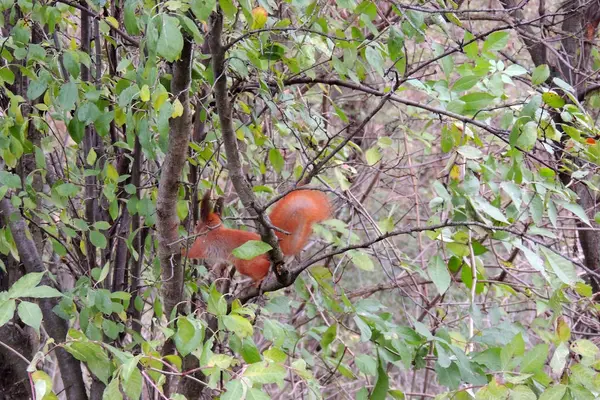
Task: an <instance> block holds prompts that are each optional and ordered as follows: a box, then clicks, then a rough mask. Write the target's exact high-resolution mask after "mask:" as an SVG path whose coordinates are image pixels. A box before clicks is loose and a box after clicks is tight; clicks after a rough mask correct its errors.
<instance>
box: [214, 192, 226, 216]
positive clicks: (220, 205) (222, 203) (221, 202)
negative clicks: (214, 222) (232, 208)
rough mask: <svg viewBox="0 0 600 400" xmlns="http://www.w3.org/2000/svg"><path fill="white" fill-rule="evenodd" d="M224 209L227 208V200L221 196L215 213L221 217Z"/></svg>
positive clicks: (216, 204)
mask: <svg viewBox="0 0 600 400" xmlns="http://www.w3.org/2000/svg"><path fill="white" fill-rule="evenodd" d="M224 207H225V198H224V197H222V196H221V197H219V198H218V199H217V202H216V203H215V209H214V213H215V214H217V215H218V216H219V217H220V216H221V214H222V213H223V208H224Z"/></svg>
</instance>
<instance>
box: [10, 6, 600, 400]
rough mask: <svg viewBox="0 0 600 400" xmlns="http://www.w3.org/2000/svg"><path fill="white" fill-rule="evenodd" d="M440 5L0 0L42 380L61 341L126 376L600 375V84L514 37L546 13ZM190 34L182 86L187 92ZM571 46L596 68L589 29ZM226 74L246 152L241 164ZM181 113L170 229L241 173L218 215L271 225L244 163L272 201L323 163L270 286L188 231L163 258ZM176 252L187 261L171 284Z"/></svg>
mask: <svg viewBox="0 0 600 400" xmlns="http://www.w3.org/2000/svg"><path fill="white" fill-rule="evenodd" d="M409 3H410V4H409ZM422 3H423V4H422V5H418V6H415V5H414V4H413V2H407V1H401V2H387V1H383V2H377V1H371V0H365V1H361V2H357V1H352V0H346V1H338V2H328V1H312V2H309V1H302V0H290V1H285V2H277V1H274V0H264V1H263V0H260V1H258V2H252V1H248V0H239V1H233V0H219V1H216V0H189V1H188V0H169V1H166V2H158V3H157V2H152V1H146V2H142V1H139V0H126V1H125V2H124V3H123V4H122V9H120V8H121V7H120V6H119V5H121V4H120V3H118V4H117V3H115V4H112V2H110V3H108V2H98V1H90V2H87V3H71V2H68V1H62V0H61V1H58V2H28V1H18V2H11V1H0V11H2V14H1V15H2V20H1V24H0V25H1V26H2V34H1V36H0V43H1V45H0V54H1V56H2V58H3V61H2V63H1V64H0V117H1V119H0V155H1V158H2V171H0V195H1V196H0V198H1V200H2V207H1V209H2V213H3V223H2V225H1V229H0V253H1V254H2V256H1V257H0V261H1V262H2V264H1V265H0V271H2V274H1V275H0V331H1V329H3V328H7V327H9V326H13V325H17V326H20V327H27V329H29V328H31V329H32V330H33V331H34V334H35V335H36V336H38V337H39V338H40V339H41V342H42V343H43V346H42V347H43V349H42V350H41V351H40V353H38V354H37V355H36V354H35V353H34V354H23V355H22V356H24V357H25V359H26V360H27V361H28V362H30V366H29V368H28V369H27V372H28V373H29V374H28V378H29V379H30V381H31V387H33V388H34V390H35V395H36V398H38V399H42V398H43V399H54V398H60V396H61V395H63V396H64V394H61V392H60V388H58V389H57V388H55V387H53V385H55V383H53V380H52V379H50V377H49V375H48V371H49V370H51V369H52V368H68V366H66V365H57V363H56V362H54V363H51V362H49V359H50V358H52V357H56V356H55V354H54V350H56V349H64V350H65V351H66V352H68V354H70V355H71V356H72V357H73V358H74V359H75V360H78V361H79V362H81V363H83V364H84V365H85V366H86V368H87V370H89V372H90V373H91V374H92V375H93V376H94V379H95V383H94V384H95V385H96V384H97V385H98V387H97V388H96V387H94V388H95V389H96V390H102V391H103V398H105V399H111V400H112V399H123V398H129V399H140V398H151V397H149V396H151V394H150V393H159V392H160V393H161V394H160V395H158V394H157V396H162V397H161V398H169V397H167V396H171V397H170V398H172V399H183V398H191V397H190V396H196V397H197V396H199V395H200V393H201V392H202V393H204V394H205V395H206V396H215V397H216V396H220V398H221V399H241V398H245V399H263V398H271V397H273V398H277V397H282V396H283V397H290V396H291V397H290V398H292V397H293V398H332V397H336V398H337V397H339V398H346V397H348V398H357V399H366V398H370V399H385V398H390V397H391V398H394V399H404V398H417V397H421V396H424V397H435V398H438V399H540V400H546V399H594V398H597V397H598V396H599V394H600V376H599V375H598V373H597V370H598V369H599V368H600V364H599V359H600V350H599V348H598V346H597V344H596V341H595V337H596V336H597V333H598V324H597V322H596V321H597V319H598V318H597V317H598V311H599V310H598V307H597V305H596V304H595V298H596V296H597V293H598V290H600V289H599V288H600V285H599V284H598V282H599V281H598V280H597V277H598V272H599V271H600V270H598V269H597V268H596V267H597V266H596V265H595V264H594V263H595V262H600V258H599V259H598V260H596V261H594V259H593V257H594V254H596V255H597V248H598V245H600V242H597V243H596V242H594V241H593V240H592V239H590V236H589V235H591V234H592V233H594V232H597V230H598V223H599V222H600V217H599V216H598V214H595V210H596V207H597V205H596V202H595V196H596V195H597V194H596V192H597V191H598V179H597V174H596V171H597V164H598V160H599V159H600V144H598V142H597V140H596V139H597V133H598V132H597V127H596V125H597V122H596V121H597V114H598V105H599V103H598V97H597V95H596V94H594V93H593V92H582V91H581V90H582V89H581V87H584V86H585V85H583V84H582V83H581V82H578V81H573V80H572V76H574V75H576V74H579V73H580V72H579V71H577V72H576V71H575V69H572V70H570V73H571V74H568V73H567V72H566V70H565V67H564V65H563V66H562V69H561V68H557V67H556V66H555V65H549V64H547V63H538V62H537V60H538V58H536V57H533V56H534V55H535V54H534V53H533V51H535V49H533V50H530V51H531V52H532V53H530V54H529V55H530V56H531V57H529V56H527V55H526V54H523V52H521V51H520V50H521V47H522V45H521V41H524V42H525V43H526V44H527V47H529V48H530V49H531V48H534V47H535V46H533V45H532V44H531V43H530V42H528V41H531V40H533V39H532V35H531V34H530V33H527V31H526V30H525V27H526V28H532V27H533V28H535V27H537V25H535V24H533V22H532V23H531V24H525V23H523V24H522V26H519V29H515V28H516V25H503V24H502V22H499V21H501V20H498V19H495V18H491V19H490V20H487V19H486V18H484V17H485V16H486V15H487V14H486V9H485V7H486V6H482V7H483V8H482V9H479V8H477V10H469V9H468V7H475V5H469V6H467V5H465V4H462V3H463V2H454V1H452V0H448V1H439V2H422ZM434 3H435V4H434ZM468 3H469V2H468ZM481 3H482V4H483V3H484V2H481ZM485 3H486V4H487V2H485ZM510 3H511V2H509V1H506V2H502V4H503V5H504V6H505V11H504V12H502V15H504V16H506V17H507V18H516V17H518V16H519V15H517V14H515V13H516V12H518V11H519V10H520V9H521V8H522V7H513V8H511V7H508V5H509V4H510ZM469 4H470V3H469ZM592 6H593V5H591V6H590V7H592ZM465 8H466V9H465ZM488 11H490V10H488ZM475 12H478V13H483V14H482V15H483V16H482V17H481V18H482V19H483V20H478V19H473V21H471V20H469V18H468V16H469V15H471V14H472V13H475ZM490 12H491V11H490ZM547 12H548V13H550V12H552V13H556V15H555V17H556V18H559V19H560V20H561V21H563V18H564V19H568V18H569V15H568V13H562V12H560V9H559V8H557V9H555V10H551V11H550V10H549V11H547ZM571 12H573V13H574V12H575V11H573V10H571ZM550 15H551V14H547V15H543V16H542V17H544V18H543V20H544V21H545V22H544V24H546V23H547V24H550V22H549V21H551V18H550ZM219 16H222V17H223V18H224V26H223V32H222V36H223V41H224V42H223V46H222V49H216V48H214V46H209V45H208V40H209V35H211V34H215V30H216V29H218V25H217V24H218V22H215V21H218V17H219ZM488 18H490V17H489V16H488ZM553 23H555V24H556V26H559V25H560V23H558V22H553ZM490 24H493V26H491V25H490ZM542 25H543V24H542ZM596 25H597V24H596ZM84 26H85V27H87V28H89V29H90V32H91V33H92V38H90V37H89V35H86V33H85V32H84ZM548 26H549V25H544V27H548ZM216 27H217V28H216ZM87 28H85V29H87ZM533 28H532V29H533ZM588 28H589V27H588ZM592 28H593V29H592V31H593V30H594V29H595V27H592ZM544 29H546V28H544ZM524 32H525V33H524ZM544 32H545V34H548V35H549V34H550V33H552V32H554V33H553V34H555V31H550V30H548V31H547V32H546V31H544ZM582 32H583V29H582ZM534 36H535V35H534ZM75 37H78V39H75ZM558 40H562V39H557V41H558ZM564 40H567V39H564ZM590 40H591V39H590ZM588 41H589V40H588ZM586 43H587V42H586ZM188 44H190V45H191V46H193V48H194V52H193V59H192V60H191V70H190V71H188V72H189V73H188V74H187V75H186V76H185V77H184V78H185V79H187V80H186V86H185V89H184V90H186V91H189V93H190V94H191V96H192V102H191V103H192V104H191V105H190V108H189V109H188V108H187V105H186V104H185V101H183V100H181V97H180V93H175V92H174V90H173V87H177V86H176V80H177V79H178V77H179V76H178V72H177V71H179V70H178V68H180V66H181V64H182V63H185V62H186V59H185V58H186V57H185V51H186V50H185V49H186V46H187V45H188ZM565 47H566V46H565ZM220 50H222V51H223V52H224V61H223V62H224V65H223V66H224V71H223V73H222V75H219V74H218V73H216V72H215V71H217V72H218V71H219V70H218V69H215V62H218V57H217V51H220ZM579 50H581V51H580V53H578V54H582V57H584V58H585V57H587V58H585V60H586V62H587V60H588V58H589V59H591V61H590V62H588V64H593V65H592V66H591V67H589V69H590V71H595V70H596V69H597V68H598V66H599V65H600V64H598V58H599V55H598V54H599V53H598V51H597V50H596V49H595V48H594V49H592V50H589V49H588V48H585V49H579ZM523 51H525V50H523ZM556 51H558V50H556ZM215 60H216V61H215ZM544 61H547V60H544ZM536 63H537V64H536ZM548 63H550V61H548ZM581 68H583V66H582V67H581ZM586 68H588V67H587V66H586ZM561 71H562V72H561ZM590 71H588V72H590ZM561 73H562V75H561ZM593 75H594V73H593V72H590V73H589V74H588V76H593ZM221 79H225V81H226V85H227V88H228V91H227V96H228V98H227V101H228V102H230V103H228V104H230V105H231V115H230V116H231V118H232V120H233V126H234V130H235V136H236V139H237V146H236V147H237V148H236V149H235V150H236V151H238V152H239V155H240V157H241V158H242V162H243V172H244V173H245V174H246V176H245V177H237V176H236V174H235V173H234V172H233V171H232V170H230V169H228V168H229V167H230V166H231V162H232V161H231V155H230V154H227V151H229V150H231V149H230V148H228V149H226V150H227V151H226V150H225V146H226V145H227V141H226V140H223V138H224V132H223V131H224V125H223V117H224V116H223V115H222V113H223V112H224V111H223V109H227V107H225V108H221V107H222V104H223V99H222V98H218V95H217V91H216V89H215V88H216V87H217V85H218V83H219V80H221ZM187 112H190V113H192V114H193V118H194V124H193V127H192V126H190V129H189V132H187V136H189V138H190V140H191V141H190V143H189V148H188V149H186V150H187V154H188V156H187V158H186V159H185V160H180V161H181V163H180V164H182V165H183V171H176V175H177V176H176V179H177V180H178V183H177V185H176V186H177V187H176V188H175V189H174V190H173V191H172V193H171V194H173V193H176V201H175V203H173V204H170V205H169V207H170V211H172V212H173V215H174V216H176V217H177V219H178V220H179V225H177V226H174V227H173V229H174V230H176V236H177V237H179V238H180V239H181V240H180V241H179V242H177V243H175V244H178V245H179V246H181V245H182V243H184V242H185V239H186V238H189V236H190V235H191V234H192V227H193V226H194V223H195V222H196V220H197V219H198V198H199V194H202V193H203V192H205V191H207V190H213V191H214V193H215V194H219V195H222V194H225V195H227V199H228V201H227V207H225V209H224V210H223V211H222V214H223V216H224V217H227V218H225V222H224V223H225V224H226V225H228V226H230V227H238V228H239V227H241V226H245V227H246V228H247V229H248V230H254V231H255V230H257V224H259V222H257V219H256V218H254V219H248V218H243V217H246V216H247V214H246V211H248V210H244V208H243V206H242V203H241V202H240V201H238V196H237V195H236V193H234V191H233V189H232V186H231V180H233V179H236V177H237V179H246V180H247V181H248V183H249V185H250V186H251V188H252V193H253V195H254V196H255V197H256V199H257V201H258V202H260V203H262V204H267V203H268V202H270V201H271V200H272V199H274V198H275V196H277V193H284V192H285V190H287V189H288V188H290V187H292V186H293V185H295V184H296V183H297V182H300V181H303V180H305V179H308V180H310V179H312V183H311V184H312V185H313V186H314V185H317V184H318V185H320V187H321V188H324V189H326V190H328V191H329V192H330V193H331V200H332V202H333V203H334V204H335V207H334V215H333V216H332V218H331V219H330V220H328V221H326V222H325V223H323V224H321V225H320V226H316V227H315V229H314V232H313V239H314V243H313V244H312V245H311V246H309V248H308V249H307V250H306V251H305V252H304V253H303V255H302V256H301V257H300V258H298V259H295V260H288V262H287V264H286V268H288V269H289V270H290V271H291V272H292V274H291V275H292V276H293V279H292V282H291V285H287V284H286V285H283V284H281V283H279V282H277V281H276V280H275V278H274V277H271V278H272V279H271V281H269V283H268V284H267V285H266V286H265V287H263V288H261V289H260V291H259V290H256V291H252V290H253V289H252V288H250V289H249V288H248V287H247V286H248V283H247V282H241V283H240V279H239V275H237V276H236V277H235V278H232V277H231V275H230V274H228V273H227V271H226V270H224V268H219V266H215V265H205V264H204V263H192V262H190V260H187V259H185V258H183V259H182V260H181V261H180V260H179V248H177V249H175V250H173V251H172V254H171V256H172V257H171V258H169V263H168V265H167V264H165V263H163V262H161V261H162V260H161V258H160V252H161V251H166V250H164V249H165V248H166V247H168V246H165V243H164V242H161V238H160V237H158V235H157V234H156V231H157V228H158V227H157V220H158V217H159V216H158V215H157V214H159V213H160V212H161V211H160V210H161V209H160V207H159V205H160V203H161V201H163V200H164V199H162V198H161V197H160V193H159V178H160V177H161V174H167V173H169V171H171V170H170V168H171V164H168V162H169V161H168V159H169V157H170V152H173V148H172V145H171V144H170V142H169V139H170V138H172V137H173V135H174V132H173V129H174V128H173V127H174V126H175V125H174V121H177V120H181V119H182V118H186V115H187ZM219 113H221V115H220V114H219ZM227 117H228V116H225V118H227ZM192 128H193V129H192ZM224 167H226V168H224ZM171 172H172V171H171ZM581 188H583V189H584V190H583V191H582V189H581ZM590 193H591V194H590ZM586 196H587V197H586ZM589 198H591V199H592V200H591V201H592V203H589V202H587V203H586V201H587V200H586V199H588V200H589ZM9 206H12V207H14V208H16V209H18V210H19V212H18V213H14V214H10V213H8V212H7V211H6V210H8V209H9V208H8V207H9ZM157 210H158V211H157ZM15 221H25V222H26V226H27V229H28V231H27V235H26V236H27V240H30V241H33V243H34V244H35V248H36V249H37V254H33V253H25V252H24V251H23V250H22V249H23V248H24V247H23V246H22V243H21V242H19V240H21V239H15V238H16V237H17V235H16V233H18V232H17V231H16V229H17V228H15V227H16V226H17V225H16V224H15ZM174 225H176V224H174ZM246 228H244V229H246ZM586 235H587V236H586ZM19 237H20V236H19ZM586 240H587V241H588V242H586ZM586 243H587V245H586ZM168 245H169V246H171V245H174V244H173V243H168ZM271 249H272V248H271V247H270V246H269V245H268V244H266V243H264V242H262V241H251V242H248V243H246V244H244V245H242V246H240V247H238V248H237V249H236V250H235V251H234V253H233V255H234V256H235V257H238V258H241V259H246V260H248V259H252V258H253V257H256V256H257V255H261V254H264V253H267V252H269V251H270V250H271ZM593 249H596V250H595V251H596V253H594V250H593ZM171 250H172V249H171ZM171 250H169V251H171ZM597 258H598V257H597ZM30 259H34V260H37V261H36V263H34V264H35V265H34V267H35V268H38V270H31V269H30V267H29V265H30V261H29V260H30ZM21 263H22V264H23V265H24V268H25V269H24V270H23V269H20V267H19V265H20V264H21ZM165 268H172V269H173V271H180V270H183V271H184V273H183V274H181V276H183V280H182V282H178V283H180V290H179V292H180V293H179V295H180V296H181V301H180V302H178V303H179V306H180V307H179V308H177V307H176V308H173V310H170V309H169V307H166V309H165V303H166V302H165V298H164V290H165V286H167V283H170V282H168V281H169V279H176V276H177V274H175V273H172V274H171V275H169V273H165ZM161 269H162V271H161ZM225 269H226V268H225ZM23 271H25V272H26V273H23ZM161 272H162V275H161ZM165 276H167V277H169V276H171V278H167V279H165ZM269 285H272V286H269ZM286 286H289V287H286ZM263 289H265V290H264V293H263ZM274 289H277V290H274ZM47 304H51V305H52V306H51V307H46V306H45V305H47ZM49 310H51V311H49ZM47 312H53V313H55V314H57V315H58V316H60V317H61V319H62V321H64V323H65V325H68V328H69V329H68V333H67V335H66V337H54V336H53V334H52V332H50V330H49V329H47V328H45V325H44V324H45V322H46V321H47V319H48V317H47V315H48V314H45V313H47ZM0 336H2V335H0ZM63 336H64V335H63ZM1 340H2V339H1V338H0V341H1ZM7 348H8V349H10V346H8V345H6V346H2V349H3V350H2V351H5V350H6V351H7V353H2V354H1V355H2V356H4V357H7V354H8V357H15V354H14V353H15V352H16V350H14V349H13V351H12V352H11V351H10V350H7ZM34 361H35V362H34ZM21 366H22V365H21ZM76 373H77V374H81V371H76ZM62 376H68V375H65V374H64V373H63V374H62ZM178 382H179V383H181V382H182V383H181V384H179V386H178ZM198 382H200V383H201V385H200V386H198V387H199V389H198V391H197V392H195V393H190V391H191V390H189V391H188V392H185V391H184V390H179V389H181V388H182V387H185V386H186V384H190V385H191V384H192V383H194V384H198ZM28 386H29V385H28ZM169 391H170V392H169ZM177 391H179V392H180V393H176V392H177ZM163 392H167V393H166V394H163ZM152 398H153V397H152Z"/></svg>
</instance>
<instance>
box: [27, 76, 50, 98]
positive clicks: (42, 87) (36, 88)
mask: <svg viewBox="0 0 600 400" xmlns="http://www.w3.org/2000/svg"><path fill="white" fill-rule="evenodd" d="M46 89H48V82H46V81H45V80H43V79H36V80H34V81H31V82H30V83H29V86H28V87H27V98H28V99H29V100H31V101H33V100H35V99H37V98H38V97H40V96H41V95H43V94H44V92H45V91H46Z"/></svg>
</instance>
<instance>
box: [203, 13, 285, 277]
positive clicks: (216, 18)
mask: <svg viewBox="0 0 600 400" xmlns="http://www.w3.org/2000/svg"><path fill="white" fill-rule="evenodd" d="M210 26H211V29H210V37H209V45H210V51H211V53H212V67H213V73H214V76H215V80H216V81H215V86H214V90H215V92H214V93H215V100H216V104H217V112H218V114H219V121H220V122H221V133H222V134H223V145H224V146H225V153H226V154H227V169H228V170H229V176H230V178H231V182H232V183H233V187H234V188H235V190H236V192H237V194H238V196H239V198H240V200H241V202H242V204H243V205H244V207H245V208H246V209H247V210H248V211H249V212H250V214H251V215H253V216H256V218H257V220H258V222H259V225H258V230H259V232H260V236H261V240H262V241H263V242H265V243H267V244H269V245H270V246H271V248H272V250H270V251H269V256H270V259H271V263H272V268H273V272H274V273H275V276H276V277H277V280H278V281H279V282H281V284H289V283H290V282H289V274H288V272H287V270H286V269H285V268H284V267H283V265H284V261H283V254H282V252H281V249H280V248H279V242H278V240H277V236H275V232H274V231H273V229H271V228H270V227H271V226H272V224H271V221H270V220H269V217H268V216H267V215H266V214H265V213H264V210H263V208H262V207H261V205H260V204H259V202H258V200H257V199H256V197H255V196H254V193H253V192H252V188H251V186H250V184H249V183H248V182H247V181H246V179H245V177H244V173H243V171H242V161H241V159H240V153H239V149H238V144H237V138H236V136H235V130H234V128H233V118H232V114H231V103H230V101H229V93H228V90H227V74H226V72H225V52H226V47H224V46H223V43H222V39H221V35H222V32H223V12H222V11H221V9H220V8H219V9H218V11H216V12H214V13H212V15H211V17H210Z"/></svg>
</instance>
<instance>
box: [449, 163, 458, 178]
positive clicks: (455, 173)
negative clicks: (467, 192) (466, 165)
mask: <svg viewBox="0 0 600 400" xmlns="http://www.w3.org/2000/svg"><path fill="white" fill-rule="evenodd" d="M450 178H451V179H453V180H455V181H457V180H458V179H459V178H460V168H459V166H458V165H454V166H452V169H451V170H450Z"/></svg>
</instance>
